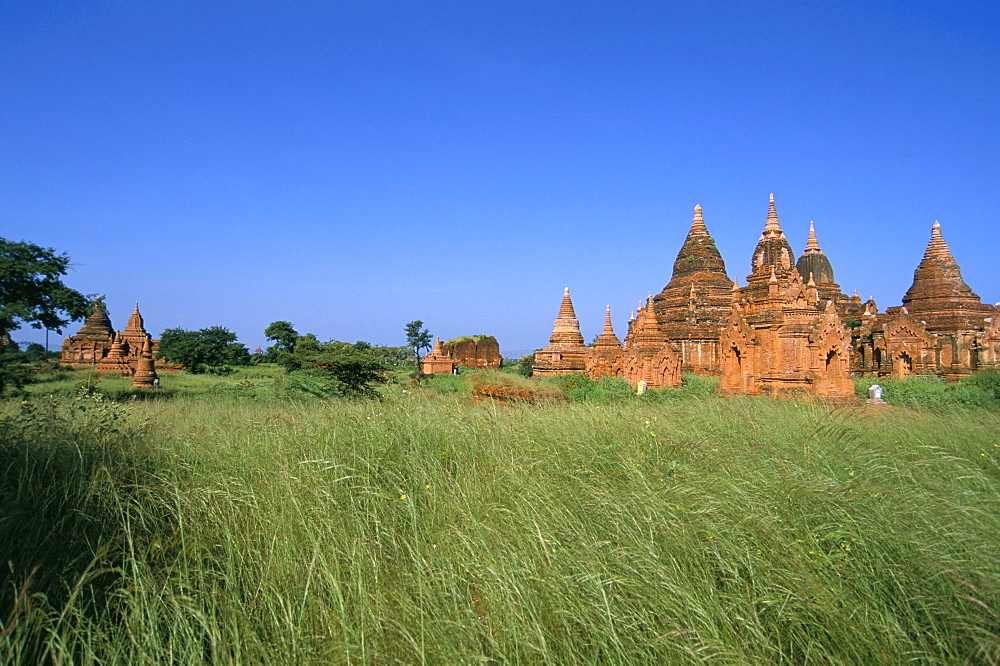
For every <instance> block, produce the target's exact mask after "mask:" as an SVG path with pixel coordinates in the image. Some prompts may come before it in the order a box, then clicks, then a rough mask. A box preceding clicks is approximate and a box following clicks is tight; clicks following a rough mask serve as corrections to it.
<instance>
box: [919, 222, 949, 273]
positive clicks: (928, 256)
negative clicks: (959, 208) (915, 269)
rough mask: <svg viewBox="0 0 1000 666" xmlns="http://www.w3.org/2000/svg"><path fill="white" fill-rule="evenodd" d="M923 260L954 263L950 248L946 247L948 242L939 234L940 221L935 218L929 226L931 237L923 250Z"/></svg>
mask: <svg viewBox="0 0 1000 666" xmlns="http://www.w3.org/2000/svg"><path fill="white" fill-rule="evenodd" d="M924 261H935V262H938V263H941V264H954V263H955V258H954V257H953V256H951V250H949V249H948V243H946V242H945V240H944V236H942V235H941V223H940V222H938V221H937V220H934V225H933V226H932V227H931V239H930V241H929V242H928V243H927V250H926V251H925V252H924ZM921 263H922V262H921Z"/></svg>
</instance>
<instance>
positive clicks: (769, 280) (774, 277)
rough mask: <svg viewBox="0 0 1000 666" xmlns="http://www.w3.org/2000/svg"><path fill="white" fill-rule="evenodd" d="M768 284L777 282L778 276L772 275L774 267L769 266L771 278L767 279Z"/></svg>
mask: <svg viewBox="0 0 1000 666" xmlns="http://www.w3.org/2000/svg"><path fill="white" fill-rule="evenodd" d="M767 281H768V282H777V281H778V276H777V275H776V274H775V273H774V266H771V277H770V278H768V280H767Z"/></svg>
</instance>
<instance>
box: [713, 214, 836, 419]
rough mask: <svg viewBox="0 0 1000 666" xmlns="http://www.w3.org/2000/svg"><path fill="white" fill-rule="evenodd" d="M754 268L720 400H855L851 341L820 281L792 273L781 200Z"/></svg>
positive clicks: (727, 349) (726, 347)
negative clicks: (739, 396)
mask: <svg viewBox="0 0 1000 666" xmlns="http://www.w3.org/2000/svg"><path fill="white" fill-rule="evenodd" d="M751 266H752V268H753V272H752V273H751V274H750V275H749V276H747V283H748V284H747V286H746V287H743V288H738V287H737V286H736V285H733V289H732V292H731V293H732V305H731V308H732V309H731V311H730V314H729V317H728V319H727V320H726V324H725V327H724V329H723V331H722V335H721V337H720V347H721V353H722V376H721V378H720V380H719V392H720V393H722V394H734V393H745V394H772V395H781V394H786V393H792V394H794V393H806V394H811V395H815V396H820V397H825V398H830V399H834V400H844V401H848V400H854V384H853V382H852V381H851V378H850V334H849V332H848V330H847V328H846V327H845V326H844V324H843V322H842V321H841V318H840V316H839V314H838V313H837V311H836V309H835V307H834V302H833V301H832V300H829V299H823V298H821V296H820V292H819V288H818V285H817V284H816V281H815V279H812V280H808V281H804V280H803V279H802V276H801V275H800V274H799V271H798V269H797V268H796V267H795V266H793V265H792V252H791V246H790V245H789V244H788V240H787V239H786V238H785V234H784V232H783V231H782V230H781V226H780V223H779V221H778V214H777V211H776V209H775V205H774V195H773V194H772V195H771V198H770V204H769V207H768V214H767V221H766V223H765V225H764V232H763V233H762V234H761V237H760V240H759V241H758V242H757V247H756V248H755V250H754V254H753V260H752V262H751ZM831 273H832V270H831ZM838 291H839V288H838Z"/></svg>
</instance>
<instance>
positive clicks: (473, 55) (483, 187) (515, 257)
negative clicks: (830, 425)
mask: <svg viewBox="0 0 1000 666" xmlns="http://www.w3.org/2000/svg"><path fill="white" fill-rule="evenodd" d="M770 192H774V193H775V197H776V201H777V206H778V214H779V216H780V218H781V223H782V227H783V228H784V230H785V232H786V234H787V236H788V237H789V240H790V241H791V243H792V246H793V247H794V248H795V249H796V251H797V252H800V251H801V250H802V249H803V248H804V246H805V242H806V235H807V232H808V224H809V221H810V220H815V222H816V229H817V233H818V236H819V241H820V245H821V246H822V247H823V249H824V251H826V253H827V255H828V256H829V257H830V259H831V261H832V263H833V266H834V270H835V272H836V277H837V281H838V282H839V283H840V284H841V286H842V287H843V289H844V290H845V291H846V292H847V293H848V294H850V293H851V292H852V291H853V290H854V289H857V290H858V292H859V293H860V294H861V295H862V297H865V298H867V297H868V296H869V295H872V296H874V297H875V299H876V301H877V302H878V305H879V307H880V309H882V310H884V309H885V308H886V307H888V306H893V305H898V304H899V303H900V300H901V298H902V296H903V294H904V293H905V291H906V289H907V288H908V287H909V285H910V282H911V281H912V277H913V270H914V268H916V266H917V263H918V262H919V260H920V257H921V255H922V253H923V250H924V248H925V246H926V244H927V240H928V238H929V236H930V230H931V224H932V223H933V222H934V220H940V221H941V224H942V230H943V232H944V235H945V238H946V240H947V241H948V243H949V245H950V247H951V250H952V253H953V254H954V255H955V257H956V259H957V260H958V262H959V264H960V265H961V266H962V271H963V275H964V277H965V279H966V282H968V283H969V285H970V286H971V287H972V288H973V290H974V291H976V292H977V293H979V295H980V296H981V297H982V298H983V300H984V301H986V302H988V303H993V302H996V301H1000V262H998V261H997V251H998V249H1000V244H998V242H997V238H998V235H997V234H998V224H997V223H998V221H1000V218H998V213H1000V3H997V2H995V1H989V2H955V3H950V2H920V1H908V2H878V1H875V2H837V1H835V0H828V1H817V2H808V1H806V2H752V3H750V2H747V3H742V2H728V1H727V2H712V1H697V2H694V1H692V2H648V3H647V2H641V3H617V2H615V3H612V2H602V3H596V2H581V1H579V0H574V1H569V2H524V3H518V2H510V1H506V2H467V1H463V2H429V3H425V2H420V3H417V2H406V3H388V2H377V1H375V2H356V3H352V2H302V3H246V2H201V3H189V2H166V3H141V2H140V3H137V2H129V1H126V2H100V1H95V2H20V3H19V2H6V3H3V6H2V9H0V235H2V236H4V237H7V238H10V239H13V240H30V241H32V242H35V243H38V244H41V245H44V246H49V247H54V248H56V249H58V250H60V251H63V252H66V253H68V254H69V255H70V257H71V258H72V259H73V264H74V265H73V269H72V271H71V273H70V274H69V276H68V277H67V283H68V284H69V285H70V286H73V287H75V288H77V289H79V290H80V291H82V292H84V293H96V294H106V295H107V302H108V305H109V309H110V311H111V315H112V320H113V322H114V324H115V326H117V327H119V328H121V327H123V326H124V325H125V321H126V318H127V316H128V314H129V312H130V311H131V309H132V304H133V302H134V301H139V302H140V304H141V308H142V312H143V314H144V316H145V318H146V324H147V328H148V329H149V331H150V332H151V333H153V335H154V336H157V335H159V334H160V332H161V331H162V330H163V329H165V328H171V327H182V328H188V329H193V328H202V327H205V326H211V325H223V326H226V327H228V328H230V330H233V331H234V332H236V333H237V334H238V335H239V338H240V340H241V341H242V342H244V343H246V344H247V345H248V346H249V347H250V348H251V349H252V348H253V347H254V346H256V345H257V344H258V343H264V342H265V341H264V338H263V333H262V331H263V329H264V327H265V326H267V324H268V323H269V322H271V321H274V320H277V319H286V320H289V321H291V322H292V323H293V324H294V325H295V327H296V328H297V330H298V331H299V332H300V333H304V332H312V333H315V334H316V335H317V336H318V337H320V338H321V339H338V340H348V341H354V340H359V339H361V340H367V341H369V342H372V343H381V344H402V343H403V340H404V336H403V325H404V324H405V323H406V322H407V321H410V320H412V319H422V320H424V322H425V324H426V325H427V326H428V328H429V329H430V331H431V333H433V334H436V335H440V336H441V337H442V338H450V337H455V336H458V335H469V334H477V333H488V334H493V335H495V336H496V337H497V338H498V339H499V341H500V345H501V349H502V350H503V351H505V352H508V353H509V352H511V351H514V350H523V349H533V348H535V347H540V346H543V345H545V344H546V343H547V341H548V337H549V334H550V332H551V327H552V321H553V319H554V318H555V315H556V312H557V310H558V306H559V301H560V298H561V295H562V288H563V287H564V286H569V287H570V289H571V291H572V295H573V299H574V302H575V304H576V310H577V315H578V316H579V318H580V321H581V327H582V329H583V333H584V336H585V337H586V338H588V339H590V338H592V337H593V336H594V335H596V334H597V333H598V332H599V331H600V328H601V326H602V324H603V313H604V305H605V304H610V305H611V307H612V312H613V314H614V321H615V325H616V328H617V329H618V331H619V333H623V332H624V330H623V329H624V326H625V321H626V319H627V317H628V311H629V310H630V309H631V308H634V307H635V304H636V302H637V301H638V300H639V299H640V298H643V297H645V295H646V293H647V292H650V291H651V292H653V293H654V294H655V293H657V292H658V291H660V290H661V289H662V288H663V286H664V285H665V284H666V283H667V281H668V280H669V279H670V272H671V266H672V263H673V261H674V258H675V256H676V254H677V251H678V249H679V248H680V245H681V243H682V242H683V239H684V236H685V234H686V232H687V230H688V228H689V226H690V223H691V210H692V208H693V206H694V205H695V204H701V205H702V206H703V208H704V212H705V221H706V224H707V225H708V228H709V231H710V232H711V233H712V234H713V236H714V237H715V239H716V242H717V244H718V246H719V249H720V250H721V251H722V254H723V257H724V258H725V260H726V265H727V268H728V271H729V274H730V276H731V277H737V278H739V280H740V282H741V284H743V283H745V276H746V275H747V273H749V269H750V266H749V264H750V255H751V252H752V251H753V248H754V245H755V243H756V240H757V238H758V236H759V234H760V231H761V229H762V228H763V225H764V221H765V216H766V212H767V200H768V194H769V193H770ZM78 327H79V323H75V324H71V325H70V327H69V331H71V332H75V331H76V329H77V328H78ZM69 331H64V333H65V332H69ZM14 338H15V339H16V340H34V341H41V340H43V339H44V334H43V333H38V332H35V331H31V330H29V329H22V330H21V331H18V332H16V333H15V334H14ZM58 339H59V337H58V336H53V338H52V341H53V342H54V343H55V342H57V341H58Z"/></svg>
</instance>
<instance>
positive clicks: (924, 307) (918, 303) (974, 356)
mask: <svg viewBox="0 0 1000 666" xmlns="http://www.w3.org/2000/svg"><path fill="white" fill-rule="evenodd" d="M887 312H888V314H889V315H890V316H891V317H892V316H899V315H902V314H909V315H910V316H912V317H913V318H914V319H915V320H918V321H919V322H921V323H922V324H923V325H924V326H925V327H926V330H927V332H928V334H930V335H931V336H932V337H933V338H934V340H933V341H928V346H931V347H933V348H934V354H933V359H932V361H930V362H929V363H927V365H928V366H929V367H931V368H932V369H934V370H935V372H937V373H938V374H940V375H942V376H944V377H946V378H947V379H952V380H953V379H959V378H961V377H963V376H965V375H968V374H970V373H971V372H974V371H975V370H977V369H978V368H979V367H980V358H979V357H980V353H979V352H980V349H979V340H978V338H980V337H981V334H982V332H983V331H984V330H985V329H986V328H987V327H988V326H989V323H990V322H989V321H987V320H988V319H989V318H992V317H993V316H995V308H993V307H992V306H989V305H986V304H985V303H983V302H982V301H980V300H979V295H978V294H976V293H975V292H973V291H972V289H970V288H969V285H967V284H966V283H965V280H963V279H962V271H961V269H960V268H959V266H958V262H956V261H955V258H954V257H953V256H952V254H951V250H950V249H949V248H948V244H947V243H946V242H945V240H944V236H942V234H941V223H940V222H937V221H935V222H934V225H933V226H932V227H931V238H930V241H929V242H928V243H927V249H926V250H925V251H924V256H923V258H922V259H921V260H920V264H919V265H918V266H917V269H916V270H915V271H914V272H913V284H912V285H910V288H909V290H907V292H906V295H905V296H903V305H902V307H901V308H900V307H895V308H889V309H888V311H887ZM984 357H985V355H984ZM983 360H986V359H985V358H984V359H983ZM893 372H894V373H895V374H900V373H898V372H896V370H895V366H894V370H893Z"/></svg>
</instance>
